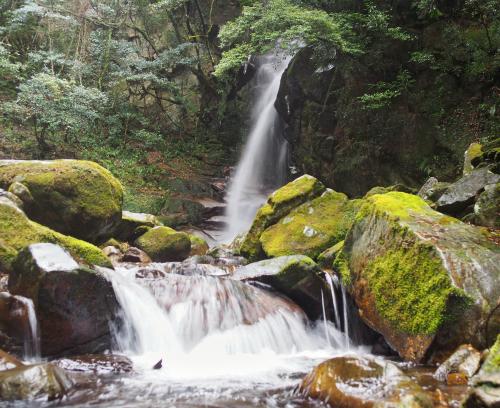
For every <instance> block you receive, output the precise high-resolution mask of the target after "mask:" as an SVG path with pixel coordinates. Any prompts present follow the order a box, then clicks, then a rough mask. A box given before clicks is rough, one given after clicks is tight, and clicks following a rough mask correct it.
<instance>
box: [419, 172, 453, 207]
mask: <svg viewBox="0 0 500 408" xmlns="http://www.w3.org/2000/svg"><path fill="white" fill-rule="evenodd" d="M450 185H451V184H450V183H443V182H440V181H438V179H437V178H435V177H431V178H429V179H428V180H427V181H426V182H425V184H424V185H423V186H422V188H421V189H420V190H419V192H418V196H419V197H422V198H423V199H424V200H429V201H433V202H434V201H437V200H438V199H439V198H440V197H441V196H442V195H443V194H444V192H445V191H446V189H447V188H448V187H449V186H450Z"/></svg>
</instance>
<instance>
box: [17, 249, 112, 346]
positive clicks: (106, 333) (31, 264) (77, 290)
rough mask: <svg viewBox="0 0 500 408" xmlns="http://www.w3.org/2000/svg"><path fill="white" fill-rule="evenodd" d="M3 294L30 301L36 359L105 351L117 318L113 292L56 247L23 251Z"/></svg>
mask: <svg viewBox="0 0 500 408" xmlns="http://www.w3.org/2000/svg"><path fill="white" fill-rule="evenodd" d="M9 291H10V292H11V293H12V294H14V295H21V296H24V297H27V298H30V299H32V300H33V303H34V306H35V311H36V315H37V320H38V324H39V326H40V342H41V351H42V355H45V356H58V355H70V354H84V353H94V352H97V353H98V352H103V351H105V350H108V349H110V347H111V337H112V336H111V328H110V325H111V324H112V323H113V322H117V319H118V312H119V304H118V301H117V300H116V296H115V293H114V291H113V286H112V285H111V282H109V281H108V280H107V279H106V277H105V276H104V275H102V274H101V273H100V272H99V271H96V270H92V269H89V268H85V267H81V266H79V265H78V264H77V263H76V262H75V260H74V259H73V258H72V257H71V256H70V255H69V254H68V253H67V252H66V251H64V250H63V249H62V248H61V247H59V246H57V245H54V244H46V243H44V244H33V245H30V246H29V247H27V248H25V249H23V250H22V251H21V252H20V253H19V255H18V257H17V258H16V260H15V262H14V269H13V270H12V271H11V273H10V276H9Z"/></svg>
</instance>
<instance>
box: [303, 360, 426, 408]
mask: <svg viewBox="0 0 500 408" xmlns="http://www.w3.org/2000/svg"><path fill="white" fill-rule="evenodd" d="M298 390H299V393H300V394H302V395H304V396H307V397H310V398H313V399H318V400H321V401H323V402H325V403H327V404H328V405H329V406H331V407H334V408H358V407H359V408H371V407H376V408H385V407H401V408H402V407H413V408H431V407H432V406H433V404H432V399H431V398H430V397H429V396H428V395H427V394H426V393H425V392H424V390H423V389H422V388H421V387H420V386H419V385H418V384H416V383H414V382H413V381H411V380H410V379H409V378H408V377H407V376H405V375H404V374H403V372H402V371H401V370H399V368H397V367H396V366H395V365H394V364H393V363H391V362H387V361H384V362H383V361H379V360H376V359H374V358H372V357H354V356H350V357H336V358H332V359H330V360H327V361H325V362H323V363H321V364H319V365H318V366H316V367H315V368H314V369H313V370H312V371H311V372H310V373H309V374H308V375H307V376H306V377H305V378H304V379H303V380H302V382H301V384H300V386H299V389H298Z"/></svg>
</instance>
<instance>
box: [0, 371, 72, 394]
mask: <svg viewBox="0 0 500 408" xmlns="http://www.w3.org/2000/svg"><path fill="white" fill-rule="evenodd" d="M72 386H73V383H72V381H71V379H70V378H69V377H68V376H67V375H66V373H65V372H64V370H62V369H60V368H59V367H56V366H54V365H53V364H50V363H46V364H35V365H29V366H21V367H16V368H13V369H10V370H5V371H0V398H2V399H4V400H34V399H45V400H46V401H52V400H55V399H61V398H62V397H64V395H66V394H67V393H68V391H69V390H70V389H71V388H72Z"/></svg>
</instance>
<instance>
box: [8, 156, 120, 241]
mask: <svg viewBox="0 0 500 408" xmlns="http://www.w3.org/2000/svg"><path fill="white" fill-rule="evenodd" d="M13 183H19V184H22V185H23V186H24V187H25V191H24V194H22V195H20V198H21V199H22V197H23V196H24V197H29V196H31V199H29V200H27V201H26V202H23V203H24V210H25V211H26V213H27V214H28V216H29V217H30V218H31V219H32V220H34V221H37V222H39V223H41V224H43V225H46V226H47V227H50V228H51V229H53V230H55V231H58V232H60V233H63V234H69V235H72V236H75V237H77V238H80V239H84V240H87V241H91V242H96V241H98V240H101V239H105V238H107V237H109V236H110V235H111V233H112V232H113V229H114V228H115V227H116V226H117V225H118V224H119V223H120V220H121V211H122V203H123V189H122V186H121V184H120V182H119V181H118V180H117V179H116V178H114V177H113V175H112V174H111V173H110V172H109V171H108V170H106V169H105V168H103V167H101V166H100V165H98V164H97V163H93V162H90V161H81V160H54V161H24V160H0V187H1V188H4V189H7V188H9V187H10V186H11V185H12V184H13ZM19 184H16V185H15V186H16V189H18V190H19V189H20V188H21V187H20V186H19Z"/></svg>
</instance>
